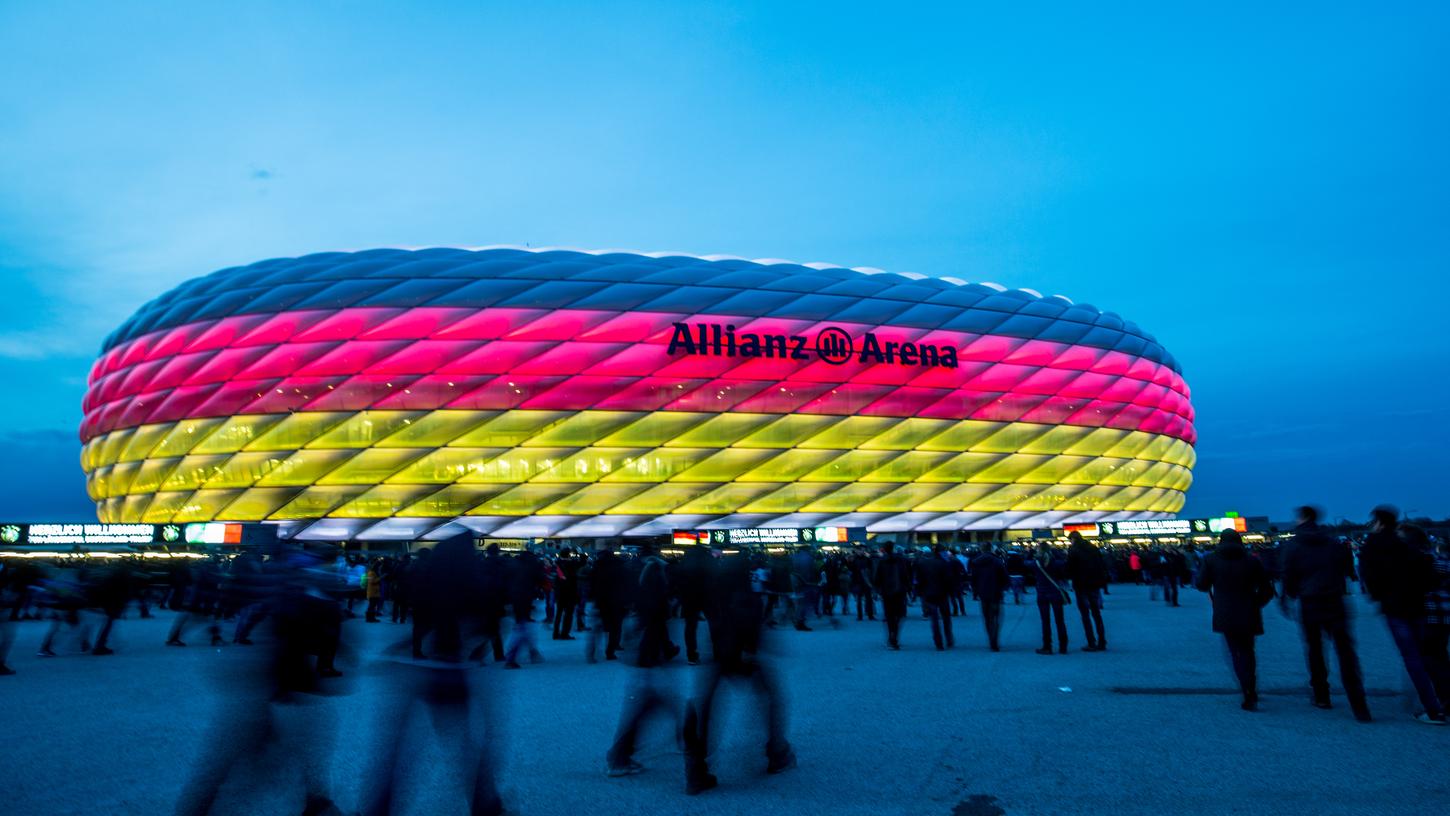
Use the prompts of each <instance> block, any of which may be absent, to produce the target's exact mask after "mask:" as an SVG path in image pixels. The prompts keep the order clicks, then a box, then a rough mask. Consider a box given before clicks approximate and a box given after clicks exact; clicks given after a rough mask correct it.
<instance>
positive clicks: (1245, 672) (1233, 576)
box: [1197, 530, 1274, 711]
mask: <svg viewBox="0 0 1450 816" xmlns="http://www.w3.org/2000/svg"><path fill="white" fill-rule="evenodd" d="M1197 586H1198V589H1200V590H1202V591H1204V592H1207V593H1208V594H1209V597H1210V598H1211V599H1212V600H1213V631H1215V632H1218V633H1220V634H1222V635H1223V639H1224V643H1225V644H1227V646H1228V652H1229V659H1230V661H1231V662H1232V663H1233V670H1234V675H1235V676H1236V677H1237V678H1238V681H1239V690H1240V691H1241V692H1242V693H1243V702H1242V703H1241V704H1240V708H1242V709H1243V710H1244V711H1257V710H1258V708H1259V689H1258V680H1257V673H1258V661H1257V659H1256V657H1255V654H1254V639H1255V638H1257V637H1258V636H1259V635H1262V634H1263V633H1264V616H1263V608H1264V606H1266V605H1267V604H1268V603H1269V601H1272V600H1273V599H1274V585H1273V582H1272V581H1270V580H1269V573H1268V571H1267V570H1265V569H1264V565H1263V564H1262V563H1260V562H1259V560H1258V559H1256V558H1250V557H1249V554H1248V550H1247V549H1245V548H1244V542H1243V538H1242V537H1240V536H1239V534H1238V531H1236V530H1224V531H1223V532H1221V533H1219V537H1218V548H1217V549H1215V550H1214V551H1213V553H1212V554H1210V555H1209V556H1208V557H1207V558H1206V559H1204V563H1203V569H1202V570H1200V571H1199V574H1198V583H1197Z"/></svg>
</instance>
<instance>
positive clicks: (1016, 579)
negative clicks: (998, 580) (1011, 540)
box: [1007, 547, 1027, 606]
mask: <svg viewBox="0 0 1450 816" xmlns="http://www.w3.org/2000/svg"><path fill="white" fill-rule="evenodd" d="M1007 577H1008V578H1009V579H1010V580H1011V582H1012V605H1013V606H1021V605H1022V593H1023V592H1025V591H1026V588H1027V559H1026V558H1024V557H1023V555H1022V551H1021V550H1019V549H1017V548H1016V547H1013V548H1012V549H1011V551H1009V552H1008V553H1007Z"/></svg>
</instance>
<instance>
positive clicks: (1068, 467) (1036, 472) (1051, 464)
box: [1017, 456, 1093, 484]
mask: <svg viewBox="0 0 1450 816" xmlns="http://www.w3.org/2000/svg"><path fill="white" fill-rule="evenodd" d="M1092 461H1093V460H1092V459H1090V458H1088V457H1086V456H1054V457H1052V458H1051V459H1048V460H1047V461H1046V462H1043V463H1042V464H1041V465H1038V466H1037V467H1036V468H1034V469H1033V470H1032V471H1031V472H1029V473H1027V474H1025V475H1024V476H1022V478H1020V479H1018V480H1017V481H1019V482H1023V483H1024V484H1064V483H1068V482H1066V481H1065V480H1066V479H1067V478H1068V477H1069V476H1071V475H1072V474H1074V473H1077V472H1078V471H1080V470H1082V469H1083V468H1084V467H1086V466H1087V465H1088V464H1089V463H1091V462H1092Z"/></svg>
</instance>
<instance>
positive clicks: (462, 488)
mask: <svg viewBox="0 0 1450 816" xmlns="http://www.w3.org/2000/svg"><path fill="white" fill-rule="evenodd" d="M508 489H509V486H508V485H502V484H492V485H482V484H481V485H448V486H447V487H445V488H443V489H442V490H439V491H437V492H436V493H432V494H429V495H427V496H424V497H423V498H421V499H419V500H418V501H416V502H414V503H413V504H411V505H409V506H408V507H406V508H404V509H403V511H402V512H401V513H399V514H398V515H400V516H406V517H420V518H452V517H453V516H461V515H464V514H466V513H467V512H468V511H470V510H472V509H473V508H475V507H477V506H478V505H479V504H481V503H482V502H483V501H485V500H486V499H488V498H489V497H491V496H497V495H498V494H500V493H502V492H504V491H505V490H508Z"/></svg>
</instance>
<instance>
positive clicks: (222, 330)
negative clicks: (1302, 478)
mask: <svg viewBox="0 0 1450 816" xmlns="http://www.w3.org/2000/svg"><path fill="white" fill-rule="evenodd" d="M267 317H268V316H267V315H232V316H231V317H224V318H222V319H220V320H218V321H216V322H215V323H213V324H211V326H210V327H209V328H208V329H207V330H206V331H204V332H202V333H201V334H200V335H198V336H197V338H196V339H195V340H193V341H191V343H189V344H187V346H186V350H187V351H206V350H207V349H219V348H226V347H228V346H230V345H232V344H233V343H234V342H236V339H237V338H238V337H241V336H243V335H245V334H246V333H247V332H249V331H251V330H252V329H255V328H257V327H258V326H260V325H262V324H263V323H264V322H266V320H267Z"/></svg>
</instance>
